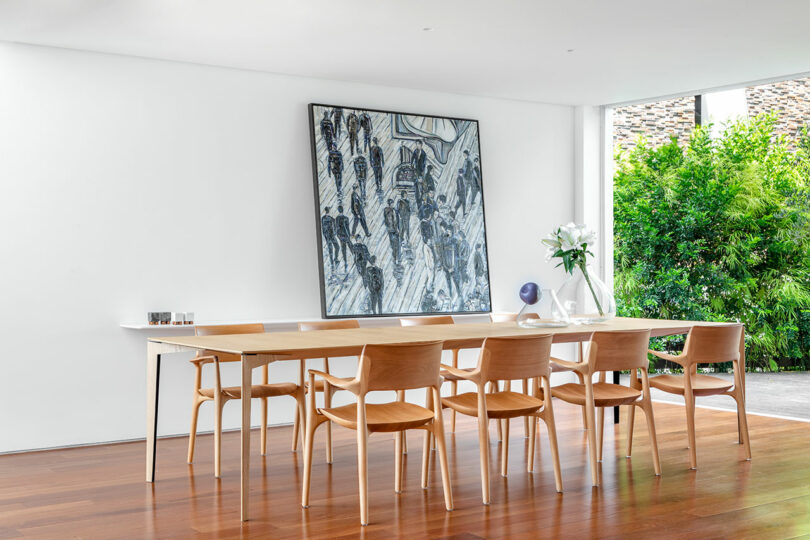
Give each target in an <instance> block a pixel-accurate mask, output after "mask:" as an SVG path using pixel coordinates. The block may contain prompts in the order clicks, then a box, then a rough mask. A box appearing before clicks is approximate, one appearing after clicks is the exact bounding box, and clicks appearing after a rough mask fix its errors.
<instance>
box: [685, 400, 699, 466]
mask: <svg viewBox="0 0 810 540" xmlns="http://www.w3.org/2000/svg"><path fill="white" fill-rule="evenodd" d="M684 399H685V400H686V407H685V408H686V431H687V435H688V436H689V468H690V469H697V449H696V447H695V438H696V437H695V396H694V395H692V393H691V392H684Z"/></svg>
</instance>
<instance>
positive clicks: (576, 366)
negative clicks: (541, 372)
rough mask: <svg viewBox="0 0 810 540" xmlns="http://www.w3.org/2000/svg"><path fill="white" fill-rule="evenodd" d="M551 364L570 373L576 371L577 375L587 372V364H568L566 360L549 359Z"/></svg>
mask: <svg viewBox="0 0 810 540" xmlns="http://www.w3.org/2000/svg"><path fill="white" fill-rule="evenodd" d="M551 362H552V363H554V364H557V365H558V366H561V367H564V368H568V369H570V370H571V371H577V372H579V373H586V372H587V371H588V364H587V362H569V361H568V360H562V359H561V358H554V357H553V356H552V357H551Z"/></svg>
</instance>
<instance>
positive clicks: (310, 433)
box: [301, 411, 317, 508]
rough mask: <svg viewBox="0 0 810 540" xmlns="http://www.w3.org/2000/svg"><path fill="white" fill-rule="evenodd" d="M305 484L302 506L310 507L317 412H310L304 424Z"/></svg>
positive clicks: (302, 493) (302, 492)
mask: <svg viewBox="0 0 810 540" xmlns="http://www.w3.org/2000/svg"><path fill="white" fill-rule="evenodd" d="M304 426H305V427H304V432H305V433H306V435H305V437H304V485H303V489H302V491H301V506H303V507H304V508H309V489H310V484H311V483H312V444H313V441H314V439H315V428H317V425H316V424H315V414H314V411H313V412H312V413H308V416H307V422H306V423H305V425H304Z"/></svg>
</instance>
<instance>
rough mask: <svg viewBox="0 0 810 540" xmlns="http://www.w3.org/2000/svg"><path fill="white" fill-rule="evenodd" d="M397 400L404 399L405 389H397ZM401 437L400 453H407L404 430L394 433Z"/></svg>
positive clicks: (406, 438)
mask: <svg viewBox="0 0 810 540" xmlns="http://www.w3.org/2000/svg"><path fill="white" fill-rule="evenodd" d="M397 401H405V390H397ZM399 436H401V437H402V453H403V454H407V453H408V437H407V436H406V435H405V432H404V431H400V432H398V433H395V434H394V437H399Z"/></svg>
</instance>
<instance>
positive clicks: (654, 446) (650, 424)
mask: <svg viewBox="0 0 810 540" xmlns="http://www.w3.org/2000/svg"><path fill="white" fill-rule="evenodd" d="M631 407H633V408H634V409H635V408H636V406H635V405H631ZM641 409H642V410H643V411H644V416H646V417H647V433H648V434H649V436H650V447H651V450H652V457H653V468H654V469H655V475H656V476H661V459H660V456H659V453H658V437H657V436H656V434H655V417H654V415H653V407H652V403H651V402H649V401H646V400H645V401H644V404H643V405H642V406H641Z"/></svg>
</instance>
